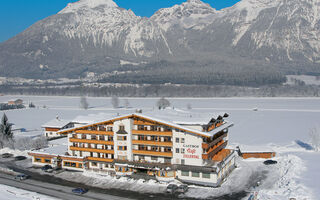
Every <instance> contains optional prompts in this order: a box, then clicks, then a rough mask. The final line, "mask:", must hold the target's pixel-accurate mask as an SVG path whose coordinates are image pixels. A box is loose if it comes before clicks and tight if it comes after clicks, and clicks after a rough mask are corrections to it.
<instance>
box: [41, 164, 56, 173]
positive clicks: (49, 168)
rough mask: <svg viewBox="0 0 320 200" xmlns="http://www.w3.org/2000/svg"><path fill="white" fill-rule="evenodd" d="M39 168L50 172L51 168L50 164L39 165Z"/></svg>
mask: <svg viewBox="0 0 320 200" xmlns="http://www.w3.org/2000/svg"><path fill="white" fill-rule="evenodd" d="M41 170H42V171H44V172H52V171H53V168H52V167H51V165H45V166H43V167H41Z"/></svg>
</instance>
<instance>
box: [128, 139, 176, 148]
mask: <svg viewBox="0 0 320 200" xmlns="http://www.w3.org/2000/svg"><path fill="white" fill-rule="evenodd" d="M132 144H141V145H152V146H162V147H172V142H160V141H153V140H132Z"/></svg>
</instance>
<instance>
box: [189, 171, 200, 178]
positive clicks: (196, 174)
mask: <svg viewBox="0 0 320 200" xmlns="http://www.w3.org/2000/svg"><path fill="white" fill-rule="evenodd" d="M191 174H192V177H200V173H199V172H192V173H191Z"/></svg>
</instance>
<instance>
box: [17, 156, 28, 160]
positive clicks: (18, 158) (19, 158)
mask: <svg viewBox="0 0 320 200" xmlns="http://www.w3.org/2000/svg"><path fill="white" fill-rule="evenodd" d="M25 159H27V157H25V156H16V157H14V160H25Z"/></svg>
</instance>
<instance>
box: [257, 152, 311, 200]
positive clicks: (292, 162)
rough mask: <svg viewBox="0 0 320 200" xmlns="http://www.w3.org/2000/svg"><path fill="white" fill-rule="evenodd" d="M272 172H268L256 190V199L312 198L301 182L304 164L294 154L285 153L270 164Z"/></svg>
mask: <svg viewBox="0 0 320 200" xmlns="http://www.w3.org/2000/svg"><path fill="white" fill-rule="evenodd" d="M270 167H271V169H272V171H273V170H274V171H275V172H274V173H268V178H267V179H266V181H264V182H263V184H262V185H261V187H259V189H257V190H258V199H273V200H282V199H290V198H295V199H314V198H313V196H312V191H311V190H310V189H308V188H307V187H305V186H304V185H303V184H302V183H301V180H300V179H301V174H302V172H304V171H306V169H307V168H306V166H305V165H304V162H303V160H302V159H301V158H299V157H298V156H295V155H290V154H289V155H285V156H283V157H280V158H279V159H278V164H277V165H275V166H270Z"/></svg>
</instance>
